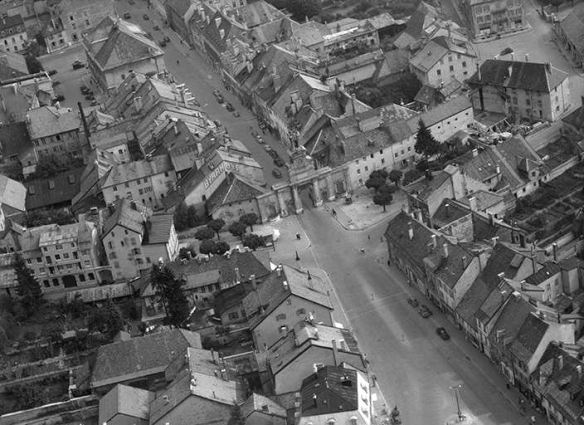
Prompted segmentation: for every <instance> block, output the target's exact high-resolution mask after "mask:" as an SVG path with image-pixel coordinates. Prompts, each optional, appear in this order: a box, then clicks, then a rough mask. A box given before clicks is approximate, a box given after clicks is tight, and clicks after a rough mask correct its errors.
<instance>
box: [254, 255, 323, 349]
mask: <svg viewBox="0 0 584 425" xmlns="http://www.w3.org/2000/svg"><path fill="white" fill-rule="evenodd" d="M252 284H253V281H252ZM243 308H244V310H245V315H246V317H247V322H248V325H249V329H250V330H251V331H252V332H253V335H254V341H255V343H256V344H255V346H256V347H258V349H262V348H263V349H266V348H267V347H269V346H271V345H272V344H274V343H275V342H276V341H277V340H278V339H280V338H281V337H282V336H284V335H286V334H287V332H288V331H289V330H290V329H292V327H293V326H294V325H295V324H296V322H298V321H299V320H303V319H311V320H316V321H318V322H319V323H323V324H325V325H329V326H332V325H333V321H332V316H331V313H332V310H333V307H332V304H331V301H330V299H329V296H328V293H327V290H326V288H325V286H324V282H323V281H322V279H321V278H319V277H317V276H312V275H311V274H310V273H304V272H302V271H300V270H297V269H295V268H293V267H289V266H286V265H279V266H278V267H277V268H276V269H275V270H273V271H272V272H271V273H270V274H268V275H267V276H266V277H265V278H264V279H263V280H262V281H261V283H257V284H256V285H255V287H254V288H253V291H252V292H251V293H250V294H248V295H247V296H246V297H245V298H244V299H243Z"/></svg>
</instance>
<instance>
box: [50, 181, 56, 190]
mask: <svg viewBox="0 0 584 425" xmlns="http://www.w3.org/2000/svg"><path fill="white" fill-rule="evenodd" d="M54 188H55V180H49V190H53V189H54Z"/></svg>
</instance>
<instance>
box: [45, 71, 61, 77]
mask: <svg viewBox="0 0 584 425" xmlns="http://www.w3.org/2000/svg"><path fill="white" fill-rule="evenodd" d="M58 72H59V71H57V70H56V69H49V70H48V71H47V74H49V76H51V75H55V74H57V73H58Z"/></svg>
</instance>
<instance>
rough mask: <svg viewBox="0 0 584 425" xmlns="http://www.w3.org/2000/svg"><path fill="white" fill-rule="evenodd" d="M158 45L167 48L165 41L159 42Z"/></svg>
mask: <svg viewBox="0 0 584 425" xmlns="http://www.w3.org/2000/svg"><path fill="white" fill-rule="evenodd" d="M158 45H159V46H160V47H166V41H164V40H160V41H159V42H158Z"/></svg>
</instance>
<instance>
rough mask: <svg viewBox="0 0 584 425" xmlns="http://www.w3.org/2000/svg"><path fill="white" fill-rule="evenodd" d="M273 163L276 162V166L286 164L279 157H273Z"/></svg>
mask: <svg viewBox="0 0 584 425" xmlns="http://www.w3.org/2000/svg"><path fill="white" fill-rule="evenodd" d="M274 164H276V166H278V167H283V166H284V165H286V163H285V162H284V160H283V159H282V158H280V157H277V158H274Z"/></svg>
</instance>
